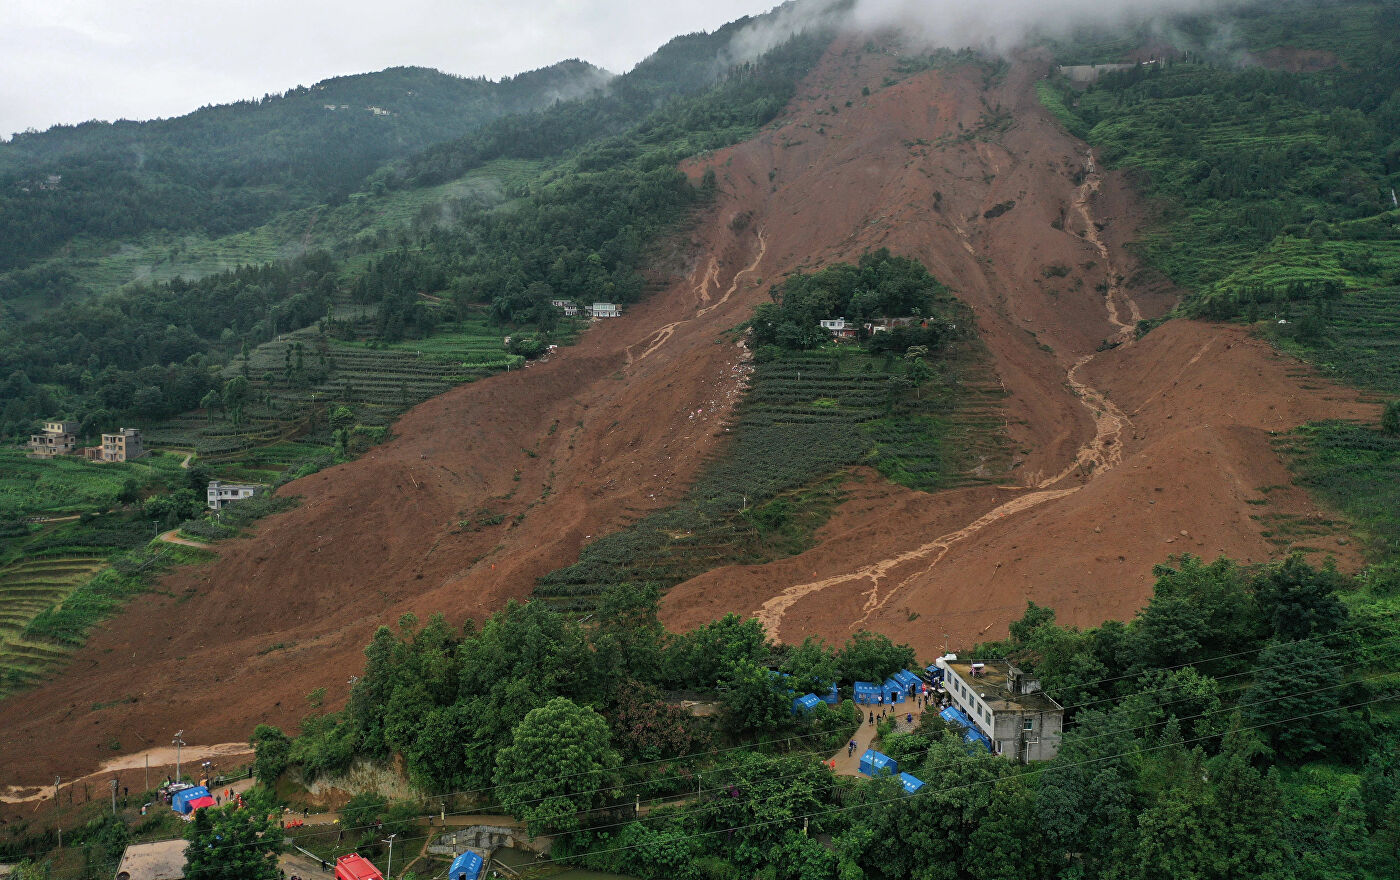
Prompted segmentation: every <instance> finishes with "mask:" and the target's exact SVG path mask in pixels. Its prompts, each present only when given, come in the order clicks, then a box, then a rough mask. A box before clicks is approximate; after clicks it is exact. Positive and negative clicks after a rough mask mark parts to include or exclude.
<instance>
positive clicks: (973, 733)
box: [938, 706, 992, 752]
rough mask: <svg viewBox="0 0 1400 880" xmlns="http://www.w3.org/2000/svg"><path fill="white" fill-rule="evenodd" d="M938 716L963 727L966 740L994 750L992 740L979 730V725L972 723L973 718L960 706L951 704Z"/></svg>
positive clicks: (988, 749)
mask: <svg viewBox="0 0 1400 880" xmlns="http://www.w3.org/2000/svg"><path fill="white" fill-rule="evenodd" d="M938 717H939V718H942V719H943V720H944V721H946V722H948V723H949V724H956V725H958V726H959V727H961V728H963V741H964V742H970V743H980V744H981V745H982V746H983V747H984V748H985V749H986V750H987V751H989V752H990V751H992V741H991V740H990V739H989V738H988V737H987V735H986V734H985V733H983V732H982V731H980V730H978V729H977V725H976V724H973V723H972V719H971V718H968V717H967V713H965V712H963V711H962V710H961V709H959V708H958V707H956V706H949V707H948V708H946V709H944V710H943V711H942V712H939V713H938Z"/></svg>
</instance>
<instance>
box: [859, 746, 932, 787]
mask: <svg viewBox="0 0 1400 880" xmlns="http://www.w3.org/2000/svg"><path fill="white" fill-rule="evenodd" d="M860 772H861V773H864V774H865V775H866V776H871V777H874V776H879V775H881V774H885V775H889V776H897V777H898V779H899V784H900V785H902V786H903V787H904V790H905V792H907V793H908V794H913V793H914V792H916V791H918V790H919V789H921V788H923V787H924V783H923V780H921V779H919V777H917V776H915V775H914V774H912V773H901V772H900V770H899V762H898V761H896V760H895V759H894V758H891V757H890V756H889V755H886V754H885V753H884V752H877V751H875V750H874V749H866V750H865V754H863V755H861V756H860Z"/></svg>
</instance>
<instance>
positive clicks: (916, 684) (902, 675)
mask: <svg viewBox="0 0 1400 880" xmlns="http://www.w3.org/2000/svg"><path fill="white" fill-rule="evenodd" d="M890 677H891V678H893V679H894V680H895V681H897V682H899V683H900V684H902V685H904V691H905V693H908V692H909V689H910V688H913V689H914V693H916V694H917V693H919V692H920V691H922V690H923V688H924V680H923V679H922V678H919V676H917V675H915V674H914V673H912V672H910V671H909V670H907V669H901V670H899V671H898V672H896V673H895V674H894V675H892V676H890Z"/></svg>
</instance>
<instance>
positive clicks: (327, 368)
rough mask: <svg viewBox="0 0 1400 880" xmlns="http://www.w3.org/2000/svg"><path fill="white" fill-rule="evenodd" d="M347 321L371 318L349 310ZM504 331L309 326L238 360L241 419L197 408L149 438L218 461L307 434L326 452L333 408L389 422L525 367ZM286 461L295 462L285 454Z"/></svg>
mask: <svg viewBox="0 0 1400 880" xmlns="http://www.w3.org/2000/svg"><path fill="white" fill-rule="evenodd" d="M337 318H338V319H340V320H350V321H352V322H363V321H365V320H367V318H366V317H365V316H364V315H363V314H359V313H357V312H354V311H352V308H343V310H342V311H341V312H339V313H338V314H337ZM501 338H502V337H501V331H500V330H498V329H493V328H489V327H487V326H486V325H485V323H484V322H480V321H472V322H463V323H456V324H444V325H442V326H441V327H440V328H439V331H438V332H437V333H435V334H434V335H433V336H432V337H430V338H428V339H422V340H411V341H407V342H401V343H396V344H393V345H384V344H379V343H362V342H343V341H339V340H335V339H331V338H330V337H328V336H327V335H325V334H324V333H322V332H321V331H320V329H319V328H317V327H307V328H304V329H302V330H297V331H295V332H293V333H285V334H283V335H282V336H281V337H279V338H278V339H276V340H273V341H271V342H268V343H266V344H264V345H261V346H259V347H258V348H257V349H256V350H254V351H253V352H251V353H250V356H249V358H248V363H247V364H246V366H245V365H244V364H243V363H242V362H241V360H236V361H235V363H234V364H232V365H231V366H230V367H229V368H228V369H227V370H226V371H225V375H226V378H233V377H234V376H237V375H246V377H247V378H248V381H249V383H250V384H251V386H252V393H251V395H250V402H249V403H248V404H247V405H245V407H244V410H243V421H242V422H241V423H239V424H234V423H233V422H231V421H230V420H228V419H226V418H224V417H223V415H221V414H212V413H199V412H191V413H186V414H185V415H183V416H181V417H179V418H176V419H172V420H169V421H167V422H165V423H163V424H161V425H159V426H157V427H155V428H152V429H150V430H149V431H148V437H149V442H151V443H152V444H157V445H165V446H177V447H181V448H190V449H193V450H195V451H196V452H198V453H199V454H200V455H201V456H202V457H205V458H212V459H214V460H220V459H233V458H238V459H240V460H242V459H244V458H246V457H247V455H248V453H249V451H250V450H254V449H257V448H259V447H274V446H278V447H280V448H281V449H283V450H284V451H285V450H287V449H290V448H292V447H289V446H286V445H284V444H287V443H288V442H289V441H292V440H293V439H294V438H307V439H308V440H309V441H310V442H311V443H312V445H315V444H318V443H319V444H320V445H319V446H318V448H319V449H321V450H322V451H324V448H325V445H326V444H328V443H329V442H330V439H331V438H330V433H329V425H328V423H327V418H328V415H329V412H330V410H331V409H332V408H333V407H335V406H340V405H344V406H348V407H350V408H351V409H352V411H353V412H354V416H355V422H356V424H359V425H365V426H370V427H384V426H387V425H389V424H390V423H391V422H392V421H393V420H394V419H395V418H396V417H397V416H398V415H399V414H400V413H402V412H403V411H404V410H406V409H408V408H409V407H411V406H413V405H415V404H417V403H421V402H422V401H424V400H427V399H428V398H430V397H433V396H435V395H438V394H441V393H443V392H444V391H446V390H448V389H449V388H452V387H453V386H454V385H459V384H461V383H463V382H471V381H474V380H476V379H481V378H484V377H486V376H490V375H492V374H494V373H497V372H500V371H501V370H505V369H510V368H512V367H517V366H519V365H520V364H521V363H522V362H523V361H522V359H521V358H520V357H518V356H515V355H511V354H508V353H507V352H506V351H505V349H504V348H503V347H502V343H501ZM282 463H283V464H284V465H285V464H286V463H287V462H285V461H284V462H282Z"/></svg>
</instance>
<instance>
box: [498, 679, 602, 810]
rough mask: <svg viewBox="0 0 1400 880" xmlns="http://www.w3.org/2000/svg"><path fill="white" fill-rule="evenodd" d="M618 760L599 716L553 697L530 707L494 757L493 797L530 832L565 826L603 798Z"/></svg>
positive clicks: (584, 707) (563, 698)
mask: <svg viewBox="0 0 1400 880" xmlns="http://www.w3.org/2000/svg"><path fill="white" fill-rule="evenodd" d="M621 763H622V759H621V758H620V757H619V756H618V754H617V752H616V751H614V750H613V748H612V744H611V742H610V737H609V734H608V725H607V722H606V721H604V720H603V716H601V715H599V714H598V713H597V712H594V711H593V710H592V709H590V708H588V707H587V706H579V705H576V704H575V703H574V702H573V701H572V700H570V699H568V698H567V697H555V698H554V699H552V700H550V701H549V702H548V703H546V704H544V705H543V706H541V707H539V708H538V709H532V710H531V711H530V713H529V714H527V715H526V716H525V717H524V719H522V720H521V722H520V723H519V724H518V725H516V727H515V731H514V732H513V734H512V736H511V743H510V745H508V746H506V747H505V748H503V749H501V751H500V753H499V754H498V755H497V756H496V773H495V776H494V782H495V785H496V797H497V798H498V799H499V800H500V802H501V805H502V806H503V807H505V808H506V810H507V811H509V812H510V813H511V815H513V816H515V817H516V818H517V819H521V820H523V821H524V822H525V825H526V827H527V828H528V829H529V831H530V834H531V835H535V834H540V833H543V832H546V831H570V830H573V829H575V828H577V827H579V814H580V813H583V812H585V811H586V810H588V809H590V808H592V807H593V806H594V804H597V803H600V802H602V801H603V799H604V798H605V797H606V793H607V791H608V786H610V785H611V784H613V783H614V782H615V779H616V775H615V773H614V772H613V771H615V770H616V769H617V767H618V766H619V765H620V764H621Z"/></svg>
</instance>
